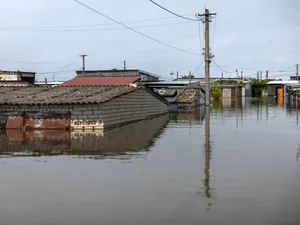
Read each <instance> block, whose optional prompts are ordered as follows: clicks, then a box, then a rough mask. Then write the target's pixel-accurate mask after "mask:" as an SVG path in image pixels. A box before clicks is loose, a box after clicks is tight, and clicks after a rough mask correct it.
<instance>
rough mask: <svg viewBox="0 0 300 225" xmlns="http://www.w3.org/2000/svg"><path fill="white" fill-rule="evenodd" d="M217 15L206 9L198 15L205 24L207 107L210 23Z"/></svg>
mask: <svg viewBox="0 0 300 225" xmlns="http://www.w3.org/2000/svg"><path fill="white" fill-rule="evenodd" d="M215 15H217V14H216V13H210V12H209V10H208V9H205V13H204V14H198V17H201V18H202V21H203V23H204V24H205V83H206V84H205V86H206V89H205V105H206V106H209V105H210V63H211V57H210V56H211V52H210V47H209V23H210V22H211V16H215Z"/></svg>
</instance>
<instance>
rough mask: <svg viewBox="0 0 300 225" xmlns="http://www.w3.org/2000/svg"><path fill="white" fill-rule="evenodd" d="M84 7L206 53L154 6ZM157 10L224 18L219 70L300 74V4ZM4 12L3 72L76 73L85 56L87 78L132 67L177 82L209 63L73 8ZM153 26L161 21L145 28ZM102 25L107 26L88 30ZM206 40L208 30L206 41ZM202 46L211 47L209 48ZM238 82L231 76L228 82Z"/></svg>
mask: <svg viewBox="0 0 300 225" xmlns="http://www.w3.org/2000/svg"><path fill="white" fill-rule="evenodd" d="M81 1H82V2H83V3H85V4H87V5H89V6H91V7H93V8H95V9H96V10H99V11H100V12H101V13H104V14H106V15H107V16H110V17H112V18H114V19H116V20H118V21H121V22H132V21H136V22H134V23H133V22H132V23H127V25H128V26H131V27H139V28H136V29H137V30H138V31H140V32H142V33H144V34H146V35H149V36H151V37H153V38H155V39H158V40H160V41H162V42H164V43H167V44H169V45H172V46H175V47H177V48H180V49H183V50H185V51H189V52H193V53H200V41H199V35H198V34H199V30H198V22H197V21H196V22H193V21H191V22H190V21H188V20H183V19H181V18H176V17H175V16H173V15H171V14H169V13H168V12H166V11H163V10H162V9H160V8H158V7H157V6H155V5H154V4H152V3H151V2H150V1H148V0H126V1H125V0H81ZM156 2H157V3H159V4H161V5H163V6H164V7H166V8H168V9H170V10H172V11H174V12H176V13H178V14H181V15H187V17H190V18H194V14H195V13H203V12H204V7H205V6H206V8H209V9H210V11H211V12H216V13H217V14H218V15H217V17H216V19H214V20H213V22H212V23H211V24H210V26H211V48H212V51H213V54H214V55H215V59H214V60H215V62H216V63H217V64H218V65H219V66H220V67H222V69H223V70H225V71H228V72H230V71H235V70H236V69H239V70H243V71H244V75H246V76H249V75H251V74H254V73H256V71H257V70H263V71H264V74H265V71H266V70H271V71H276V70H284V69H286V72H282V73H280V72H270V74H271V76H275V75H280V74H286V75H288V74H293V73H295V72H294V71H295V66H294V65H295V64H297V63H299V64H300V59H299V58H300V57H299V56H300V44H299V41H296V40H297V39H299V37H300V18H299V17H300V16H299V10H300V1H297V0H251V1H241V0H227V1H224V0H209V1H208V0H206V1H203V0H156ZM0 5H1V14H0V34H1V35H0V69H1V70H26V71H33V72H38V73H45V72H55V71H63V70H67V71H69V70H74V71H75V70H77V69H80V66H81V59H80V57H79V55H80V54H87V55H88V56H87V59H86V60H87V64H86V67H87V68H86V69H87V70H88V69H112V68H119V69H121V68H122V66H123V61H124V60H126V61H127V66H128V68H129V69H143V70H146V71H149V72H152V73H157V74H159V75H161V76H162V77H164V78H170V75H169V74H170V72H171V71H173V72H174V73H175V72H176V71H179V72H180V74H188V72H189V71H192V72H194V71H195V69H196V68H197V67H198V66H199V65H200V63H201V61H202V60H203V56H197V55H191V54H187V53H183V52H180V51H176V50H174V49H171V48H168V47H166V46H164V45H161V44H158V43H156V42H153V41H151V40H149V39H147V38H145V37H143V36H141V35H139V34H136V33H134V32H132V31H131V30H128V29H119V28H122V26H120V25H118V24H114V23H113V22H112V21H109V20H108V19H106V18H104V17H102V16H100V15H98V14H96V13H95V12H92V11H90V10H88V9H86V8H84V7H83V6H81V5H79V4H78V3H76V2H74V1H73V0H26V1H25V0H0ZM166 17H170V18H168V19H166ZM159 18H164V19H159ZM152 19H159V20H153V21H148V22H141V21H143V20H152ZM137 21H139V22H137ZM94 24H98V25H99V26H85V25H94ZM156 25H159V26H156ZM65 26H79V27H65ZM141 26H148V27H141ZM149 26H150V27H149ZM62 27H63V28H62ZM113 29H114V30H113ZM78 30H81V31H78ZM203 33H204V30H203V25H202V24H201V35H202V36H201V37H202V38H201V39H203ZM201 42H202V47H203V40H202V41H201ZM50 62H51V63H50ZM53 62H55V63H53ZM44 63H45V64H44ZM211 67H212V69H211V75H212V76H215V77H216V76H220V73H221V70H220V69H219V68H217V67H216V65H214V64H212V65H211ZM287 68H288V69H287ZM74 74H75V73H74V72H72V71H70V72H66V73H47V74H39V76H38V79H39V80H42V79H44V78H45V77H48V79H50V80H52V79H53V78H54V79H55V80H67V79H70V78H72V77H73V76H74ZM203 74H204V67H203V66H202V67H201V68H200V70H199V71H198V72H197V73H196V74H195V75H196V76H197V77H203ZM234 74H235V72H234V73H224V76H233V75H234ZM285 78H286V79H287V76H286V77H285Z"/></svg>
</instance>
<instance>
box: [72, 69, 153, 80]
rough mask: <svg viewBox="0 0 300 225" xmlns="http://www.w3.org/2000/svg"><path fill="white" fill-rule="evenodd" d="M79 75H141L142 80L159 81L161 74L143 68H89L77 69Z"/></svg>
mask: <svg viewBox="0 0 300 225" xmlns="http://www.w3.org/2000/svg"><path fill="white" fill-rule="evenodd" d="M77 76H78V77H139V78H140V81H142V82H149V81H159V76H158V75H155V74H153V73H149V72H146V71H143V70H87V71H84V73H83V72H82V71H77Z"/></svg>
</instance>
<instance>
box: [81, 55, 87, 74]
mask: <svg viewBox="0 0 300 225" xmlns="http://www.w3.org/2000/svg"><path fill="white" fill-rule="evenodd" d="M80 57H82V75H83V76H84V73H85V57H87V55H80Z"/></svg>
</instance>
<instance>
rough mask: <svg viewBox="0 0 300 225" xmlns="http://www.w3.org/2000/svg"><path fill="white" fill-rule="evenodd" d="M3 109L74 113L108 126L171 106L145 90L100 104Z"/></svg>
mask: <svg viewBox="0 0 300 225" xmlns="http://www.w3.org/2000/svg"><path fill="white" fill-rule="evenodd" d="M0 112H57V113H59V112H61V113H66V112H71V118H72V120H84V121H102V122H103V123H104V127H105V128H110V127H114V126H118V125H121V124H126V123H129V122H134V121H138V120H142V119H146V118H149V117H152V116H155V115H159V114H163V113H167V112H168V106H167V105H166V104H165V103H163V102H161V101H160V100H158V99H157V98H156V97H154V96H152V95H151V94H149V93H148V92H147V91H146V90H144V89H139V90H137V91H134V92H131V93H129V94H126V95H123V96H121V97H119V98H115V99H113V100H111V101H109V102H106V103H101V104H78V105H51V106H50V105H42V106H35V105H21V106H9V105H0Z"/></svg>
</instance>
